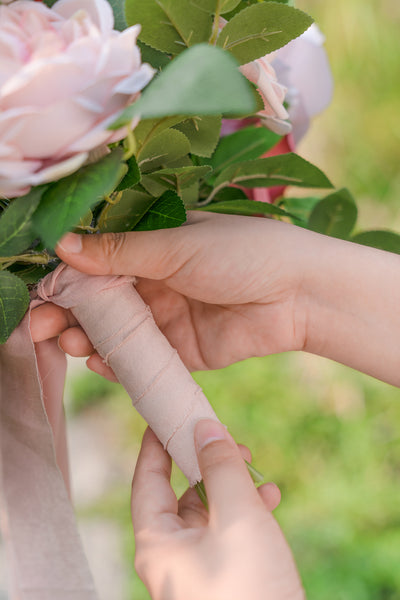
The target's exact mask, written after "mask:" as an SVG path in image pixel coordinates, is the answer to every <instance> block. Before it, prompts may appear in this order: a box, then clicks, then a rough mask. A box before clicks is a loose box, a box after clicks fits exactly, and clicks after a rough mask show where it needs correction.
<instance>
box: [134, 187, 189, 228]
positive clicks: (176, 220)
mask: <svg viewBox="0 0 400 600" xmlns="http://www.w3.org/2000/svg"><path fill="white" fill-rule="evenodd" d="M185 221H186V210H185V207H184V205H183V202H182V200H181V198H180V197H179V196H178V195H177V194H176V193H175V192H173V191H171V190H167V191H166V192H164V194H163V195H162V196H161V197H160V198H159V199H158V200H157V201H156V202H155V203H154V204H153V205H152V207H151V208H150V210H149V211H148V212H147V213H146V214H145V215H144V217H143V218H142V219H141V220H140V221H139V223H138V224H137V225H136V227H135V228H134V229H135V231H149V230H152V229H168V228H170V227H179V225H182V223H184V222H185Z"/></svg>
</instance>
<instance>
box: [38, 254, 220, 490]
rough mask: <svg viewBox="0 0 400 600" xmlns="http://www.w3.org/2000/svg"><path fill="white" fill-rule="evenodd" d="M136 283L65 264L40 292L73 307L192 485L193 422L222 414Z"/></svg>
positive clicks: (195, 468) (196, 470)
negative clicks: (194, 376)
mask: <svg viewBox="0 0 400 600" xmlns="http://www.w3.org/2000/svg"><path fill="white" fill-rule="evenodd" d="M133 283H134V278H132V277H119V276H100V275H86V274H83V273H80V272H79V271H76V270H75V269H73V268H72V267H69V266H67V265H65V264H62V265H60V266H59V267H58V268H57V269H56V270H55V271H54V272H53V273H52V274H51V275H49V276H47V277H46V278H45V279H44V280H43V281H42V283H41V284H40V285H39V288H38V294H39V296H40V297H41V298H42V299H43V300H49V301H50V302H53V303H55V304H58V305H59V306H62V307H63V308H68V309H70V310H71V311H72V313H73V315H74V316H75V318H76V319H77V321H78V322H79V323H80V325H81V326H82V328H83V329H84V330H85V332H86V334H87V335H88V337H89V339H90V341H91V342H92V344H93V346H94V348H95V349H96V350H97V352H98V353H99V354H100V356H101V357H102V358H103V360H104V362H106V363H107V364H108V365H110V366H111V367H112V369H113V371H114V373H115V374H116V376H117V378H118V380H119V382H120V383H121V384H122V385H123V386H124V388H125V389H126V391H127V392H128V394H129V396H130V397H131V399H132V403H133V406H134V407H135V408H136V410H137V411H138V412H139V413H140V414H141V415H142V416H143V418H144V419H145V421H146V422H147V423H148V424H149V425H150V427H151V428H152V429H153V431H154V433H155V434H156V435H157V437H158V438H159V440H160V441H161V442H162V444H163V445H164V448H165V449H166V450H168V452H169V454H170V455H171V456H172V458H173V459H174V461H175V462H176V464H177V465H178V466H179V468H180V469H181V470H182V471H183V473H184V474H185V475H186V477H187V479H188V480H189V483H190V485H192V486H193V485H194V484H195V483H197V482H198V481H200V480H201V475H200V471H199V467H198V464H197V457H196V451H195V447H194V439H193V432H194V426H195V424H196V422H197V421H198V420H199V419H214V420H218V419H217V416H216V415H215V413H214V411H213V409H212V408H211V406H210V404H209V402H208V400H207V398H206V397H205V395H204V394H203V392H202V390H201V388H200V387H199V386H198V385H197V384H196V383H195V382H194V380H193V378H192V377H191V375H190V373H189V372H188V371H187V369H186V367H185V366H184V364H183V362H182V361H181V359H180V357H179V355H178V353H177V351H176V350H175V349H173V348H172V347H171V345H170V344H169V342H168V341H167V339H166V338H165V337H164V335H163V334H162V333H161V331H160V330H159V329H158V327H157V325H156V323H155V322H154V319H153V316H152V314H151V311H150V308H149V307H148V306H146V304H145V303H144V302H143V300H142V298H141V297H140V296H139V294H138V293H137V292H136V290H135V288H134V285H133Z"/></svg>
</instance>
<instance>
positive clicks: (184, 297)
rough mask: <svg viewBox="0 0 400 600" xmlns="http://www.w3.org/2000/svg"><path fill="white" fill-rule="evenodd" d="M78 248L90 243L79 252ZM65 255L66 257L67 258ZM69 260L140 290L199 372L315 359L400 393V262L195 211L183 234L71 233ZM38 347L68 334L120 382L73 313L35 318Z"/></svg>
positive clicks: (65, 340)
mask: <svg viewBox="0 0 400 600" xmlns="http://www.w3.org/2000/svg"><path fill="white" fill-rule="evenodd" d="M67 239H69V241H70V242H71V239H72V241H73V242H75V243H76V241H77V240H78V241H80V242H82V243H83V249H82V251H81V252H80V253H76V252H75V253H73V252H71V251H67V250H66V248H67ZM64 248H65V249H64ZM57 254H58V255H59V257H60V258H62V260H63V261H65V262H66V263H68V264H70V265H71V266H73V267H74V268H76V269H78V270H80V271H83V272H86V273H92V274H109V273H114V274H120V275H136V276H137V277H138V285H137V289H138V291H139V293H140V294H141V296H142V297H143V299H144V300H145V302H147V303H148V304H149V305H150V307H151V309H152V311H153V314H154V317H155V320H156V322H157V324H158V326H159V327H160V329H161V330H162V331H163V333H164V334H165V335H166V337H167V338H168V339H169V341H170V343H171V344H172V346H174V347H175V348H177V350H178V351H179V354H180V356H181V358H182V359H183V361H184V363H185V364H186V366H187V367H188V368H189V369H190V370H199V369H216V368H220V367H223V366H226V365H228V364H231V363H233V362H236V361H238V360H242V359H245V358H248V357H251V356H265V355H267V354H274V353H278V352H285V351H289V350H304V351H306V352H311V353H313V354H318V355H320V356H325V357H328V358H331V359H333V360H336V361H338V362H341V363H343V364H346V365H348V366H350V367H353V368H355V369H358V370H360V371H362V372H364V373H368V374H370V375H373V376H374V377H376V378H378V379H382V380H383V381H386V382H387V383H391V384H393V385H400V369H399V364H400V277H399V273H400V256H398V255H395V254H391V253H388V252H383V251H380V250H376V249H373V248H367V247H365V246H360V245H358V244H352V243H350V242H345V241H342V240H337V239H333V238H329V237H326V236H323V235H319V234H316V233H313V232H310V231H307V230H304V229H302V228H299V227H295V226H293V225H288V224H286V223H282V222H279V221H272V220H269V219H258V218H254V217H236V216H230V215H215V214H210V213H194V214H192V215H191V216H190V219H189V222H188V224H186V225H185V226H183V227H180V228H177V229H166V230H162V231H151V232H134V233H126V234H117V235H115V234H105V235H92V236H72V238H71V236H70V235H69V236H68V238H65V239H64V240H62V241H61V244H60V245H59V246H58V247H57ZM31 330H32V335H33V338H34V340H35V341H39V340H40V339H44V338H49V337H54V336H57V335H60V342H59V343H60V345H61V347H62V348H63V349H64V350H65V351H66V352H67V353H69V354H71V355H73V356H89V355H90V358H89V360H88V366H89V367H90V368H91V369H93V370H94V371H97V372H99V373H100V374H102V375H104V376H106V377H109V378H110V379H113V373H112V372H111V371H110V370H109V369H107V368H106V367H105V366H104V364H103V363H102V361H101V359H100V357H99V356H98V355H97V354H95V353H93V348H92V346H91V344H90V342H89V340H88V339H87V337H86V336H85V334H84V333H83V331H82V330H81V329H80V328H79V327H77V324H76V322H75V321H74V319H73V317H72V315H70V314H69V313H68V312H66V311H64V310H63V309H61V308H58V307H56V306H53V305H51V304H45V305H43V306H41V307H39V308H37V309H36V310H35V311H33V313H32V326H31Z"/></svg>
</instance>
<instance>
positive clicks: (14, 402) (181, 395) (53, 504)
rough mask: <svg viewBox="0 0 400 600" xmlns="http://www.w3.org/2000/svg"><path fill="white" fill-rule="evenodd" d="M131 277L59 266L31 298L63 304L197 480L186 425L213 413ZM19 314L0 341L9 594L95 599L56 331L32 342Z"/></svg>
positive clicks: (29, 598) (0, 457)
mask: <svg viewBox="0 0 400 600" xmlns="http://www.w3.org/2000/svg"><path fill="white" fill-rule="evenodd" d="M132 284H133V278H128V277H114V276H110V277H102V276H88V275H83V274H82V273H79V272H78V271H75V270H73V269H72V268H70V267H66V265H61V266H60V267H58V268H57V269H56V271H54V273H52V274H50V275H49V276H47V277H46V278H45V279H44V280H42V282H41V283H40V285H39V286H38V296H39V297H38V298H36V299H35V300H34V301H33V302H32V304H31V307H33V306H36V305H37V304H38V303H40V302H42V301H44V300H50V301H52V302H55V303H56V304H59V305H60V306H64V307H66V308H70V309H71V310H72V312H73V313H74V314H75V316H76V317H77V319H78V321H79V322H80V323H81V324H82V326H83V327H84V329H85V330H86V332H87V333H88V335H89V337H90V339H91V340H92V342H93V344H94V345H95V346H96V347H97V349H98V351H99V353H100V354H101V355H102V356H103V357H104V359H105V360H106V361H107V362H108V363H109V364H110V365H111V366H112V368H113V369H114V371H115V373H116V374H117V376H118V378H119V379H120V381H121V383H122V384H123V385H124V387H125V388H126V389H127V391H128V393H129V394H130V396H131V398H132V400H133V404H134V406H135V407H136V408H137V410H138V411H139V412H140V413H141V414H142V415H143V416H144V418H145V419H146V420H147V422H148V423H149V424H150V426H151V427H152V429H153V430H154V431H155V433H156V434H157V435H158V436H159V438H160V440H161V441H162V442H163V444H164V446H165V447H166V448H167V449H168V451H169V453H170V454H171V456H172V457H173V458H174V460H175V462H176V463H177V464H178V466H179V467H180V468H181V469H182V471H183V472H184V473H185V475H186V476H187V478H188V479H189V481H190V483H191V484H193V483H195V482H196V481H198V480H199V479H200V472H199V468H198V464H197V459H196V455H195V449H194V443H193V429H194V425H195V423H196V422H197V421H198V420H199V419H201V418H212V419H215V420H217V417H216V415H215V413H214V411H213V410H212V408H211V407H210V405H209V403H208V401H207V399H206V398H205V396H204V394H203V393H202V391H201V389H200V388H199V387H198V386H197V385H196V384H195V382H194V381H193V379H192V377H191V376H190V374H189V373H188V371H187V370H186V368H185V367H184V365H183V363H182V362H181V360H180V358H179V356H178V354H177V352H176V351H175V350H173V349H172V348H171V346H170V345H169V343H168V342H167V340H166V339H165V338H164V336H163V335H162V334H161V332H160V331H159V329H158V327H157V326H156V324H155V322H154V319H153V317H152V315H151V312H150V310H149V309H148V307H146V305H145V304H144V303H143V301H142V299H141V298H140V296H139V295H138V294H137V292H136V290H135V288H134V286H133V285H132ZM29 319H30V311H28V314H27V315H26V316H25V318H24V320H23V321H22V323H21V324H20V325H19V327H18V328H17V329H16V330H15V331H14V332H13V334H12V335H11V337H10V339H9V340H8V342H7V343H6V344H5V345H3V346H0V526H1V530H2V535H3V538H4V540H5V542H6V547H7V551H8V556H9V564H10V568H9V572H10V598H11V600H96V599H97V595H96V591H95V589H94V584H93V580H92V577H91V574H90V571H89V568H88V565H87V561H86V558H85V556H84V553H83V549H82V545H81V541H80V539H79V534H78V532H77V528H76V523H75V519H74V515H73V510H72V506H71V503H70V500H69V497H68V461H67V448H66V441H65V440H66V437H65V423H64V413H63V407H62V391H63V386H64V377H65V357H64V355H63V353H62V352H61V351H60V350H59V348H58V346H57V343H56V340H49V341H46V342H43V343H40V344H36V348H35V346H34V344H33V342H32V339H31V336H30V331H29ZM62 475H63V476H64V479H63V477H62Z"/></svg>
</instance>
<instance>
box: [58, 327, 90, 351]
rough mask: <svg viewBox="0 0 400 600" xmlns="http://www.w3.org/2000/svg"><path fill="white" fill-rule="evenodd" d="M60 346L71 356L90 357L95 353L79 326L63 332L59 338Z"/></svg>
mask: <svg viewBox="0 0 400 600" xmlns="http://www.w3.org/2000/svg"><path fill="white" fill-rule="evenodd" d="M58 345H59V346H60V348H62V349H63V350H64V352H66V353H67V354H70V355H71V356H89V355H90V354H92V353H93V351H94V349H93V346H92V344H91V342H90V340H89V338H88V337H87V335H86V333H85V332H84V331H83V329H81V328H80V327H78V326H77V327H70V328H69V329H66V330H65V331H63V332H62V334H61V335H60V337H59V340H58Z"/></svg>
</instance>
